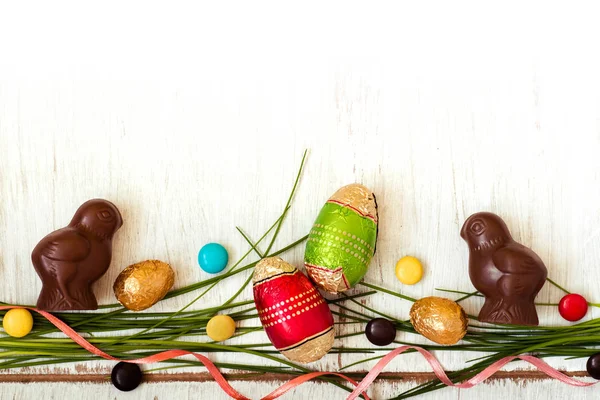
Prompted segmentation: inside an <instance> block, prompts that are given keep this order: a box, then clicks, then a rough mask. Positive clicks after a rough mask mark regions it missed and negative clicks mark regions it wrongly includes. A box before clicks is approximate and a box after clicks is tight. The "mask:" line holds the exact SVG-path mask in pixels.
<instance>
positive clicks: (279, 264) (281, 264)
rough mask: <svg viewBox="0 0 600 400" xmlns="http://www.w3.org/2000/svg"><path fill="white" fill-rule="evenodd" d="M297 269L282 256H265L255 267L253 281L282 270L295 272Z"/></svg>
mask: <svg viewBox="0 0 600 400" xmlns="http://www.w3.org/2000/svg"><path fill="white" fill-rule="evenodd" d="M295 269H296V267H294V266H293V265H291V264H289V263H287V262H285V261H283V260H282V259H281V258H280V257H268V258H263V259H262V260H260V261H259V262H258V264H256V267H254V274H253V275H252V283H256V282H258V281H262V280H264V279H266V278H269V277H271V276H273V275H277V274H280V273H282V272H293V271H294V270H295Z"/></svg>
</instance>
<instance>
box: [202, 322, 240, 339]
mask: <svg viewBox="0 0 600 400" xmlns="http://www.w3.org/2000/svg"><path fill="white" fill-rule="evenodd" d="M234 333H235V321H234V320H233V318H231V317H230V316H229V315H215V316H214V317H212V318H211V319H210V321H208V324H207V325H206V334H207V335H208V337H209V338H211V339H212V340H214V341H215V342H221V341H223V340H227V339H229V338H230V337H232V336H233V334H234Z"/></svg>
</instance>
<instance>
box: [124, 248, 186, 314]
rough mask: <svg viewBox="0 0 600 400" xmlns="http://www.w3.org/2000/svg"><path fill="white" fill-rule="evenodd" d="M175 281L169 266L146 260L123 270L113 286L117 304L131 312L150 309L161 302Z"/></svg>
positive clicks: (157, 261)
mask: <svg viewBox="0 0 600 400" xmlns="http://www.w3.org/2000/svg"><path fill="white" fill-rule="evenodd" d="M174 281H175V273H174V272H173V269H172V268H171V266H170V265H169V264H167V263H165V262H162V261H159V260H147V261H142V262H139V263H137V264H133V265H130V266H129V267H127V268H125V269H124V270H123V271H121V273H120V274H119V276H118V277H117V279H116V280H115V284H114V285H113V290H114V292H115V296H116V297H117V300H118V301H119V303H121V304H122V305H123V306H124V307H126V308H128V309H129V310H132V311H141V310H145V309H147V308H149V307H152V306H153V305H154V304H156V303H157V302H158V301H159V300H161V299H162V298H163V297H165V295H166V294H167V292H168V291H169V289H171V287H172V286H173V283H174Z"/></svg>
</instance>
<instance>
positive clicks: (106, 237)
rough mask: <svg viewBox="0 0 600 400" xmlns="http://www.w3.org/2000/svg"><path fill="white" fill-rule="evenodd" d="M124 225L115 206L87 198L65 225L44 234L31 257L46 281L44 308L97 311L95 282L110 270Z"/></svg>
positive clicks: (40, 302) (40, 305)
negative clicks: (115, 240)
mask: <svg viewBox="0 0 600 400" xmlns="http://www.w3.org/2000/svg"><path fill="white" fill-rule="evenodd" d="M121 225H123V219H122V217H121V213H120V212H119V210H118V209H117V207H115V205H114V204H113V203H111V202H109V201H106V200H102V199H93V200H89V201H86V202H85V203H83V204H82V205H81V207H79V209H78V210H77V212H76V213H75V215H74V216H73V219H72V220H71V222H70V223H69V225H67V226H66V227H65V228H62V229H59V230H57V231H54V232H52V233H50V234H49V235H47V236H46V237H44V238H43V239H42V240H41V241H40V242H39V243H38V244H37V246H35V248H34V249H33V252H32V253H31V260H32V262H33V266H34V268H35V270H36V271H37V273H38V275H39V277H40V279H41V280H42V291H41V292H40V295H39V297H38V302H37V307H38V308H39V309H42V310H49V311H51V310H95V309H97V308H98V303H97V302H96V297H95V296H94V293H93V292H92V289H91V285H92V283H94V282H95V281H97V280H98V279H100V277H101V276H102V275H104V273H105V272H106V270H107V269H108V267H109V266H110V261H111V257H112V238H113V235H114V234H115V232H116V231H117V230H118V229H119V228H120V227H121Z"/></svg>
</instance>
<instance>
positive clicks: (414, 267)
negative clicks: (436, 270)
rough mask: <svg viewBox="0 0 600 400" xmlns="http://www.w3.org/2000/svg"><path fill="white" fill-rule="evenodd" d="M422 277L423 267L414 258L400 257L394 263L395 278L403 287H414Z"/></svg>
mask: <svg viewBox="0 0 600 400" xmlns="http://www.w3.org/2000/svg"><path fill="white" fill-rule="evenodd" d="M422 277H423V265H421V262H420V261H419V260H418V259H416V258H415V257H411V256H406V257H402V258H401V259H400V260H398V262H397V263H396V278H398V280H399V281H400V282H402V283H404V284H405V285H414V284H415V283H417V282H419V281H420V280H421V278H422Z"/></svg>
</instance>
